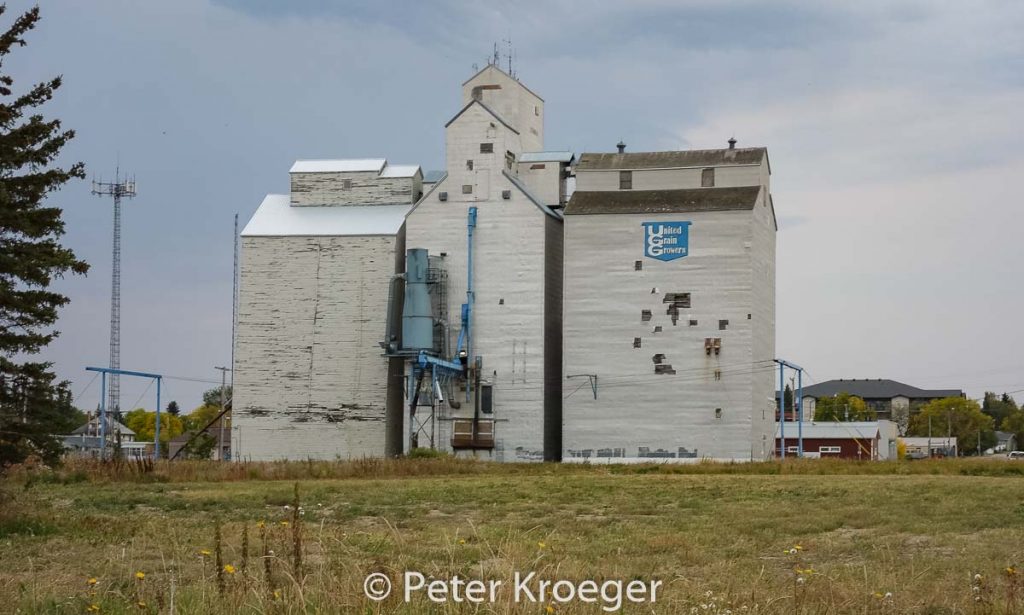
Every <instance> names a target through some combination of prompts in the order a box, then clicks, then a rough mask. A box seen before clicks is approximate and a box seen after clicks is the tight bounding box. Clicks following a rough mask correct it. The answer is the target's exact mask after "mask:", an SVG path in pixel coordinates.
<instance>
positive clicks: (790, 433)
mask: <svg viewBox="0 0 1024 615" xmlns="http://www.w3.org/2000/svg"><path fill="white" fill-rule="evenodd" d="M779 431H780V430H779V426H778V425H776V427H775V437H776V438H778V437H780V433H779ZM799 434H800V427H799V424H798V423H796V422H792V421H786V440H787V441H788V440H794V441H795V440H796V439H797V437H798V436H799ZM877 435H878V423H874V422H852V421H851V422H843V421H835V422H824V421H822V422H805V423H804V424H803V436H804V439H805V440H806V439H808V438H813V439H819V440H845V439H851V438H854V439H857V440H874V439H875V436H877Z"/></svg>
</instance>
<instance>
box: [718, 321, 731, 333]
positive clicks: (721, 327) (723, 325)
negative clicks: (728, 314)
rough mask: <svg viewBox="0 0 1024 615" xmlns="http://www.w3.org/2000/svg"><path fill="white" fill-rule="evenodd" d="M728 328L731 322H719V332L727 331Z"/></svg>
mask: <svg viewBox="0 0 1024 615" xmlns="http://www.w3.org/2000/svg"><path fill="white" fill-rule="evenodd" d="M728 328H729V321H728V320H719V321H718V330H719V331H725V330H726V329H728Z"/></svg>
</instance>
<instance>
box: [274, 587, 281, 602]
mask: <svg viewBox="0 0 1024 615" xmlns="http://www.w3.org/2000/svg"><path fill="white" fill-rule="evenodd" d="M280 599H281V590H279V589H275V590H274V600H280Z"/></svg>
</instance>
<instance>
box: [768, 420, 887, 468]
mask: <svg viewBox="0 0 1024 615" xmlns="http://www.w3.org/2000/svg"><path fill="white" fill-rule="evenodd" d="M780 427H781V425H780ZM799 434H800V429H799V423H795V422H788V421H787V422H786V423H785V436H786V456H787V457H789V456H790V455H792V456H794V457H795V456H797V453H798V451H799V442H800V441H799V440H798V436H799ZM780 435H782V432H781V429H779V428H776V432H775V455H776V457H778V456H779V455H780V453H779V451H780V448H779V447H780V446H782V439H781V438H780V437H779V436H780ZM879 442H880V435H879V431H878V424H877V423H844V422H842V421H839V422H828V423H804V424H803V450H804V457H821V458H823V459H824V458H828V457H834V458H836V459H860V460H864V461H872V460H876V459H879V458H880V457H882V456H884V452H880V451H879Z"/></svg>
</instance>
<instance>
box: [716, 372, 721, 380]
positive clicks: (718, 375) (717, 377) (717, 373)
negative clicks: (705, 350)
mask: <svg viewBox="0 0 1024 615" xmlns="http://www.w3.org/2000/svg"><path fill="white" fill-rule="evenodd" d="M721 379H722V370H720V369H716V370H715V380H721Z"/></svg>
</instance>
